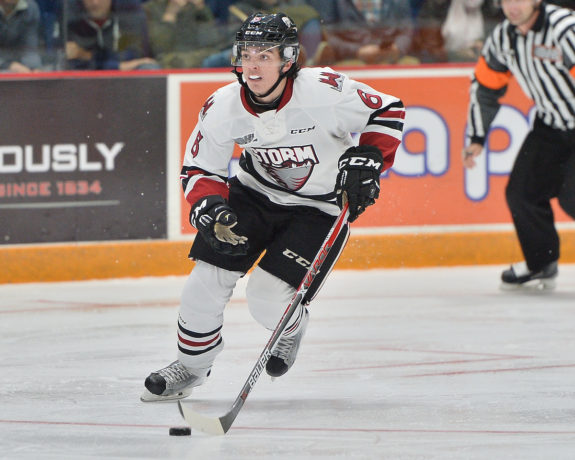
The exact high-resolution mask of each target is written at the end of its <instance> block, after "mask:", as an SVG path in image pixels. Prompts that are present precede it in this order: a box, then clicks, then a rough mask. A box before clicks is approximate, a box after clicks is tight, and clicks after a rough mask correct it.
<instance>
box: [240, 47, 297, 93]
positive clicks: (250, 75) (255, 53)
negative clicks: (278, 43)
mask: <svg viewBox="0 0 575 460" xmlns="http://www.w3.org/2000/svg"><path fill="white" fill-rule="evenodd" d="M241 56H242V71H243V74H244V80H245V82H246V83H247V85H248V87H249V88H250V90H251V91H252V93H254V94H255V95H256V96H257V95H259V94H265V93H266V92H267V91H269V89H270V88H271V87H272V86H273V85H274V84H275V82H276V81H277V79H278V78H279V76H280V71H281V69H282V66H284V65H285V66H286V67H285V68H284V69H283V70H284V71H287V70H288V68H289V67H290V66H291V63H287V64H286V63H285V62H283V61H282V59H281V58H280V53H279V49H278V48H277V47H274V48H262V47H258V46H248V47H247V48H245V49H243V50H242V51H241ZM284 86H285V80H283V81H282V84H280V85H279V86H278V88H276V90H274V92H273V93H272V94H270V95H269V96H267V97H266V98H265V100H262V102H268V101H273V100H274V99H275V98H276V97H277V96H278V95H279V94H281V92H282V91H283V88H284Z"/></svg>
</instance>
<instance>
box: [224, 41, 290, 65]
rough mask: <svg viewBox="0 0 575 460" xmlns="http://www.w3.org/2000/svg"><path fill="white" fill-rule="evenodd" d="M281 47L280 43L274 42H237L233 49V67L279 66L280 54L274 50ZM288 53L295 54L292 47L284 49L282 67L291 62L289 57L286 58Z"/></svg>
mask: <svg viewBox="0 0 575 460" xmlns="http://www.w3.org/2000/svg"><path fill="white" fill-rule="evenodd" d="M279 47H280V45H279V43H272V42H255V41H240V42H235V43H234V46H233V47H232V65H233V66H234V67H239V66H241V65H243V64H248V63H257V64H258V65H260V66H265V65H278V61H277V56H278V54H277V53H276V52H275V51H274V50H275V49H276V48H279ZM286 52H287V54H290V52H291V54H293V49H292V48H291V47H288V48H285V49H284V56H282V58H281V62H280V65H282V64H283V63H284V62H286V61H289V60H290V58H289V57H288V56H285V54H286Z"/></svg>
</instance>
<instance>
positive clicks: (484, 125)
mask: <svg viewBox="0 0 575 460" xmlns="http://www.w3.org/2000/svg"><path fill="white" fill-rule="evenodd" d="M501 7H502V9H503V13H504V15H505V20H504V21H503V22H501V23H500V24H498V25H497V26H496V27H495V29H494V30H493V33H492V34H491V35H490V36H489V38H488V39H487V41H486V42H485V46H484V48H483V51H482V55H481V57H480V58H479V60H478V62H477V65H476V67H475V73H474V76H473V78H472V81H471V88H470V104H469V114H468V131H467V136H468V138H469V145H468V146H467V147H466V148H465V149H464V150H463V164H464V166H465V167H466V168H473V167H474V166H475V157H477V156H478V155H480V154H481V151H482V148H483V144H484V142H485V138H486V136H487V133H488V131H489V126H490V125H491V122H492V121H493V119H494V118H495V115H496V114H497V111H498V110H499V106H500V104H499V102H498V101H499V98H500V97H501V96H503V94H505V91H506V89H507V85H508V83H509V80H510V78H511V76H514V77H515V78H516V79H517V81H518V83H519V85H520V86H521V88H522V89H523V91H524V92H525V94H526V95H527V96H529V97H530V98H531V99H532V100H533V101H534V103H535V106H536V109H537V114H536V118H535V122H534V125H533V128H532V130H531V131H530V132H529V134H528V135H527V137H526V138H525V140H524V142H523V145H522V146H521V149H520V150H519V153H518V155H517V158H516V160H515V164H514V165H513V169H512V171H511V174H510V176H509V181H508V183H507V187H506V190H505V195H506V199H507V205H508V206H509V210H510V211H511V216H512V218H513V224H514V226H515V231H516V232H517V237H518V239H519V243H520V244H521V249H522V251H523V256H524V257H525V262H520V263H517V264H513V265H511V267H510V268H509V269H508V270H505V271H504V272H503V273H502V275H501V279H502V281H503V284H502V288H516V287H521V286H528V285H536V286H537V287H539V288H548V289H553V288H554V287H555V278H556V277H557V261H558V259H559V235H558V234H557V230H556V229H555V223H554V218H553V211H552V208H551V205H550V200H551V198H554V197H557V198H558V199H559V204H560V205H561V207H562V208H563V209H564V210H565V212H566V213H567V214H569V215H570V216H571V217H572V218H575V13H574V12H573V11H572V10H570V9H566V8H560V7H558V6H555V5H550V4H547V3H545V2H543V1H541V0H501Z"/></svg>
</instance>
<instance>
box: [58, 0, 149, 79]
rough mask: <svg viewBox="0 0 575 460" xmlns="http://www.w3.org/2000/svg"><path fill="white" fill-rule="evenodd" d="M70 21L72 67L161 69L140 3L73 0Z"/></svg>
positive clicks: (135, 0)
mask: <svg viewBox="0 0 575 460" xmlns="http://www.w3.org/2000/svg"><path fill="white" fill-rule="evenodd" d="M70 6H71V8H70V19H69V22H68V41H67V43H66V57H67V59H68V61H67V63H68V68H69V69H77V70H140V69H158V68H159V65H158V63H157V62H156V61H155V60H154V59H152V58H151V57H150V56H151V54H150V53H151V52H150V46H149V41H148V31H147V23H146V16H145V14H144V11H143V9H142V6H141V4H140V1H139V0H72V3H71V5H70Z"/></svg>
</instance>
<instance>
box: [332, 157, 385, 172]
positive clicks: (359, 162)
mask: <svg viewBox="0 0 575 460" xmlns="http://www.w3.org/2000/svg"><path fill="white" fill-rule="evenodd" d="M346 165H350V166H363V167H365V168H373V169H379V168H381V162H380V161H374V160H372V159H371V158H365V157H361V156H360V157H349V158H344V159H343V160H340V162H339V164H338V167H339V169H341V168H343V167H344V166H346Z"/></svg>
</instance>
